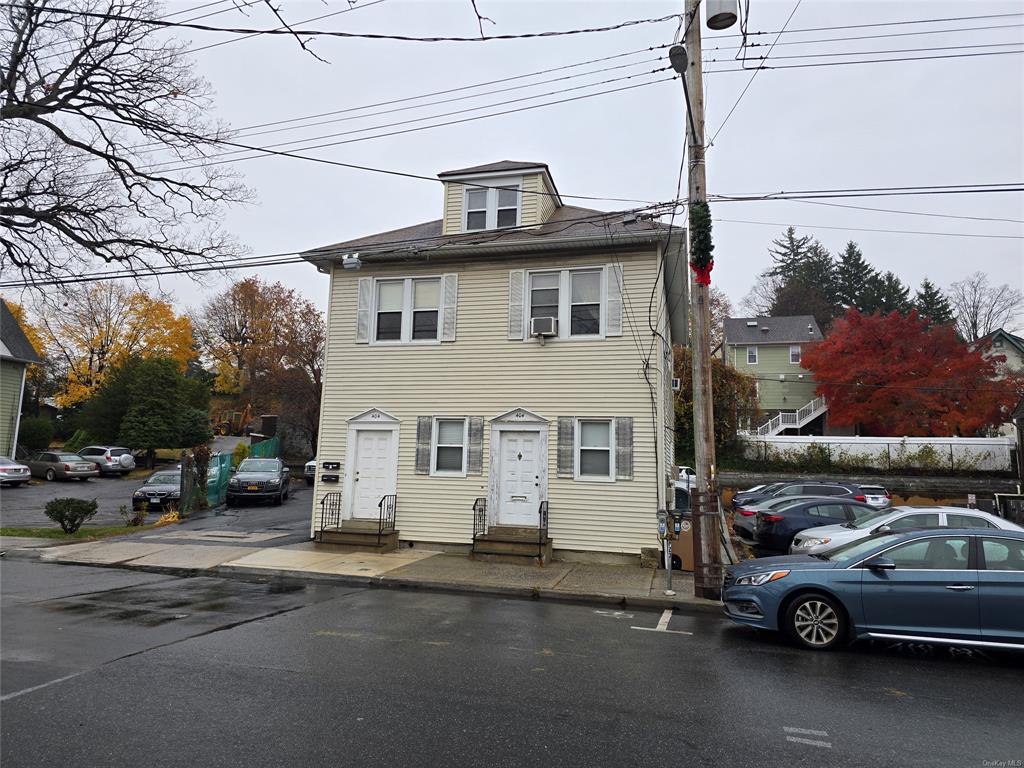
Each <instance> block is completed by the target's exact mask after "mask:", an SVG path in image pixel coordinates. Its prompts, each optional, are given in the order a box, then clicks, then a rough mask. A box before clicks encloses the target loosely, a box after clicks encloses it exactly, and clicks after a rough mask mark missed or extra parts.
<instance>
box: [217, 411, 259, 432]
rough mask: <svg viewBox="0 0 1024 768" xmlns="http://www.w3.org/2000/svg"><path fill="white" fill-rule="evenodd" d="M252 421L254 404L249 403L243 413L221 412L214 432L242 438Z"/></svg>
mask: <svg viewBox="0 0 1024 768" xmlns="http://www.w3.org/2000/svg"><path fill="white" fill-rule="evenodd" d="M252 420H253V410H252V403H249V404H248V405H246V406H245V408H244V409H243V410H241V411H221V412H220V414H219V415H218V416H217V420H216V421H215V422H214V424H213V431H214V432H215V433H216V434H218V435H234V436H236V437H241V436H243V435H244V434H245V430H246V428H247V427H248V426H249V424H250V423H251V422H252Z"/></svg>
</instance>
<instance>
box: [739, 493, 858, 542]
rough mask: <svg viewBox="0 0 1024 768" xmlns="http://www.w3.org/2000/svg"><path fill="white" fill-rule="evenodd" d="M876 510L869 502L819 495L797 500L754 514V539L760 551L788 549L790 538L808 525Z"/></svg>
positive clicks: (831, 522)
mask: <svg viewBox="0 0 1024 768" xmlns="http://www.w3.org/2000/svg"><path fill="white" fill-rule="evenodd" d="M876 512H877V510H876V509H875V508H874V507H872V506H871V505H870V504H865V503H863V502H861V501H854V500H853V499H848V498H835V497H832V498H825V499H822V498H818V499H808V500H806V501H798V502H797V503H796V504H791V505H790V506H788V507H781V508H779V509H774V510H770V511H763V512H758V513H757V523H756V525H755V526H754V542H755V546H756V548H757V549H759V550H761V551H762V552H777V553H779V554H785V553H787V552H789V547H790V544H792V543H793V537H794V536H796V534H798V533H800V532H801V531H805V530H807V529H808V528H818V527H820V526H823V525H828V526H832V525H838V524H840V523H846V522H854V521H856V520H859V519H861V518H864V517H868V516H869V515H873V514H875V513H876Z"/></svg>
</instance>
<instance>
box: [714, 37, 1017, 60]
mask: <svg viewBox="0 0 1024 768" xmlns="http://www.w3.org/2000/svg"><path fill="white" fill-rule="evenodd" d="M1011 45H1017V46H1020V45H1024V41H1018V42H1013V43H977V44H975V45H947V46H937V47H934V46H933V47H930V48H896V49H891V50H887V51H838V52H835V51H833V52H830V53H801V54H794V55H791V56H778V55H776V56H754V57H751V58H750V59H748V61H754V62H757V61H781V60H783V59H822V58H826V57H828V56H883V55H885V56H887V55H889V54H892V53H931V52H932V51H956V50H966V49H968V48H1007V47H1009V46H1011ZM721 61H724V59H705V63H709V64H711V63H720V62H721Z"/></svg>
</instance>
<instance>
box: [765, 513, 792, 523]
mask: <svg viewBox="0 0 1024 768" xmlns="http://www.w3.org/2000/svg"><path fill="white" fill-rule="evenodd" d="M761 519H762V520H764V521H765V522H766V523H781V522H782V521H783V520H785V519H786V518H784V517H783V516H782V515H765V514H762V515H761Z"/></svg>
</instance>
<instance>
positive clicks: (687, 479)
mask: <svg viewBox="0 0 1024 768" xmlns="http://www.w3.org/2000/svg"><path fill="white" fill-rule="evenodd" d="M677 469H678V470H679V479H678V480H677V481H676V482H677V483H682V484H683V487H684V488H686V490H688V491H689V490H693V488H695V487H696V485H697V472H696V471H695V470H694V468H693V467H687V466H679V467H677Z"/></svg>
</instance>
